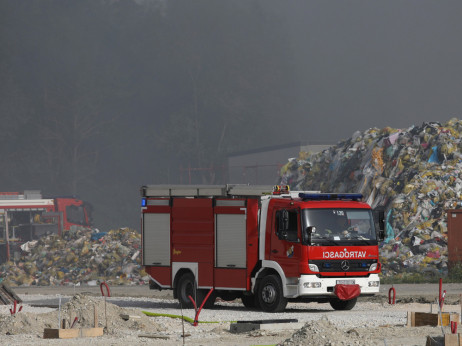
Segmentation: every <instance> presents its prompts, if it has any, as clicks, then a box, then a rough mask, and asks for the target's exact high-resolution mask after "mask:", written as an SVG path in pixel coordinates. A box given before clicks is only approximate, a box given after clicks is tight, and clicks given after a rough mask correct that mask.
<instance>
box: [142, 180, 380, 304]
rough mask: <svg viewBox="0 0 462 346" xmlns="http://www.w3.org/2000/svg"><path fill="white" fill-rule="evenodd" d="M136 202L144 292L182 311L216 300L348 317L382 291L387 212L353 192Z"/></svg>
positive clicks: (179, 194)
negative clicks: (146, 281) (324, 306)
mask: <svg viewBox="0 0 462 346" xmlns="http://www.w3.org/2000/svg"><path fill="white" fill-rule="evenodd" d="M141 195H142V208H141V224H142V250H143V256H142V261H143V265H144V266H145V270H146V272H147V273H148V275H149V276H150V287H151V288H153V289H173V293H174V297H175V298H178V300H179V302H180V304H181V305H182V306H183V307H191V306H192V300H191V299H194V300H195V302H197V303H198V304H200V303H201V302H202V301H203V300H204V299H205V297H206V294H207V293H209V292H212V293H211V294H210V296H209V298H208V299H207V300H206V301H205V302H204V305H205V307H210V306H211V305H213V302H214V301H215V298H216V297H220V298H222V299H224V300H234V299H236V298H241V300H242V302H243V304H244V305H245V306H246V307H249V308H260V309H262V310H263V311H268V312H276V311H283V310H284V309H285V307H286V305H287V302H288V301H294V300H297V301H300V300H302V301H316V302H326V303H327V302H329V303H330V304H331V306H332V307H333V308H334V309H337V310H349V309H351V308H353V307H354V305H355V303H356V300H357V297H358V296H360V295H369V294H374V293H377V292H379V287H380V280H379V275H378V274H379V273H380V262H379V252H378V241H379V240H380V239H381V238H383V231H382V230H383V213H380V215H379V217H376V218H374V215H373V213H372V210H371V208H370V206H369V205H368V204H366V203H363V202H361V201H360V200H361V198H362V196H361V195H359V194H320V193H313V192H303V191H297V192H289V191H288V190H284V189H281V188H277V189H275V191H273V188H272V187H270V186H247V185H223V186H215V185H212V186H206V185H197V186H190V185H175V186H171V185H148V186H143V187H142V188H141ZM376 223H377V224H379V227H378V228H377V227H376Z"/></svg>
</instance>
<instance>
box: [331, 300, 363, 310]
mask: <svg viewBox="0 0 462 346" xmlns="http://www.w3.org/2000/svg"><path fill="white" fill-rule="evenodd" d="M357 300H358V298H353V299H350V300H340V299H338V298H335V299H331V300H330V301H329V303H330V306H332V308H334V310H351V309H353V307H354V306H355V305H356V301H357Z"/></svg>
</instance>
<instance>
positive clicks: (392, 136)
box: [280, 119, 462, 275]
mask: <svg viewBox="0 0 462 346" xmlns="http://www.w3.org/2000/svg"><path fill="white" fill-rule="evenodd" d="M461 132H462V121H461V120H458V119H451V120H449V121H448V122H447V123H444V124H441V123H439V122H425V123H423V124H422V125H421V126H411V127H409V128H407V129H393V128H390V127H386V128H383V129H378V128H371V129H368V130H366V131H364V132H360V131H356V132H355V133H354V134H353V136H352V137H351V138H349V139H347V140H344V141H341V142H339V143H337V144H336V145H334V146H332V147H330V148H328V149H326V150H324V151H322V152H320V153H317V154H309V155H307V154H306V153H300V157H299V158H297V159H290V161H289V162H288V163H287V164H286V165H285V166H283V167H282V169H281V178H280V182H281V184H288V185H290V187H291V189H292V190H319V191H322V192H357V193H362V194H363V195H364V200H365V201H367V202H368V203H369V204H370V205H371V206H372V207H373V208H376V207H382V208H384V209H385V216H386V239H385V241H384V242H383V243H382V244H381V249H380V255H381V257H382V261H383V264H384V267H383V274H384V275H397V274H400V273H402V274H404V273H413V272H416V273H428V274H429V275H446V274H447V261H448V252H447V251H448V250H447V219H446V212H445V211H446V210H447V209H457V208H461V205H462V143H461V139H460V133H461ZM300 167H303V168H302V169H301V168H300Z"/></svg>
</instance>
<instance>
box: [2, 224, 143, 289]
mask: <svg viewBox="0 0 462 346" xmlns="http://www.w3.org/2000/svg"><path fill="white" fill-rule="evenodd" d="M26 244H27V243H26ZM139 249H140V234H139V233H138V232H137V231H135V230H132V229H129V228H121V229H118V230H111V231H109V232H107V233H105V232H98V233H95V232H92V231H84V230H78V231H75V232H71V231H69V232H66V233H65V234H64V236H63V237H59V236H58V235H49V236H45V237H42V238H41V239H39V240H38V241H36V243H35V245H34V246H33V247H30V248H28V251H29V252H23V256H22V257H21V258H20V260H19V261H18V262H16V263H13V262H7V263H5V264H2V265H0V280H1V279H3V282H6V283H8V284H10V285H12V286H30V285H39V286H49V285H80V284H84V283H86V284H88V285H97V284H98V283H100V282H101V283H102V285H105V286H106V289H107V296H110V291H109V287H108V286H107V285H108V284H109V285H121V284H146V283H147V282H148V277H147V275H146V273H144V271H143V270H142V269H141V265H140V264H141V262H140V257H139V256H138V254H139ZM101 290H102V291H103V287H101ZM103 294H104V293H103Z"/></svg>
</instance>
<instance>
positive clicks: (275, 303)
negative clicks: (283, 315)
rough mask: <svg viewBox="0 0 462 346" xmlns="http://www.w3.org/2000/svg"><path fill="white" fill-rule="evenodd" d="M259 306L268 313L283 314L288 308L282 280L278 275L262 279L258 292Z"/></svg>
mask: <svg viewBox="0 0 462 346" xmlns="http://www.w3.org/2000/svg"><path fill="white" fill-rule="evenodd" d="M257 299H258V305H259V306H260V308H261V309H262V310H263V311H266V312H281V311H284V309H285V308H286V306H287V298H285V297H284V293H283V290H282V283H281V279H279V276H277V275H268V276H265V277H264V278H263V279H261V281H260V284H259V285H258V292H257Z"/></svg>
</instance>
